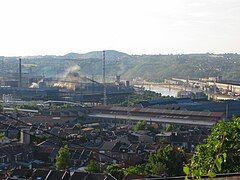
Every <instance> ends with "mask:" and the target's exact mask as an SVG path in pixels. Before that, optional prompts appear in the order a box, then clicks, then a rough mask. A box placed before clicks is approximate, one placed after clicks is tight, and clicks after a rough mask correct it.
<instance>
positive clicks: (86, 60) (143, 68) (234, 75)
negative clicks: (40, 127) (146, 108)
mask: <svg viewBox="0 0 240 180" xmlns="http://www.w3.org/2000/svg"><path fill="white" fill-rule="evenodd" d="M101 56H102V52H101V51H94V52H89V53H86V54H77V53H69V54H67V55H65V56H37V57H27V58H24V57H23V64H35V65H37V66H36V67H35V68H33V70H32V71H33V72H34V74H45V75H46V76H55V75H57V74H61V73H63V71H64V69H66V68H67V67H69V66H73V65H79V66H80V69H81V70H80V73H81V74H82V75H87V76H92V75H94V76H101V74H102V61H101ZM0 59H2V61H3V63H2V64H3V66H1V68H0V70H1V71H2V70H3V69H5V70H4V71H5V72H6V71H7V72H9V71H11V72H17V67H18V62H17V58H16V57H11V58H10V57H4V58H3V57H2V58H0ZM239 69H240V55H238V54H217V55H216V54H209V53H208V54H186V55H128V54H126V53H122V52H118V51H113V50H111V51H106V73H107V76H115V75H122V76H123V77H124V78H126V79H132V78H136V77H141V78H143V79H146V80H150V81H157V82H160V81H163V80H164V79H165V78H170V77H188V76H189V77H190V78H199V77H207V76H223V78H224V79H229V80H237V81H239V80H240V71H239ZM25 71H27V68H25Z"/></svg>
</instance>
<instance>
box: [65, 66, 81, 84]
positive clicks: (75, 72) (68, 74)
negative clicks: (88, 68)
mask: <svg viewBox="0 0 240 180" xmlns="http://www.w3.org/2000/svg"><path fill="white" fill-rule="evenodd" d="M79 71H80V66H78V65H74V66H71V67H69V68H67V69H66V70H65V72H64V73H63V78H67V79H68V80H70V79H71V78H75V77H79Z"/></svg>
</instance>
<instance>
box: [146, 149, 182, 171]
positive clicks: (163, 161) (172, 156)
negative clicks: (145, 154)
mask: <svg viewBox="0 0 240 180" xmlns="http://www.w3.org/2000/svg"><path fill="white" fill-rule="evenodd" d="M185 161H186V160H185V153H184V151H183V150H182V149H179V148H174V147H173V146H171V145H167V146H166V147H163V148H161V149H158V150H157V152H156V153H151V154H150V155H149V158H148V162H147V164H146V166H145V171H146V174H150V175H163V174H164V175H168V176H175V175H182V174H183V171H182V168H183V164H184V163H185Z"/></svg>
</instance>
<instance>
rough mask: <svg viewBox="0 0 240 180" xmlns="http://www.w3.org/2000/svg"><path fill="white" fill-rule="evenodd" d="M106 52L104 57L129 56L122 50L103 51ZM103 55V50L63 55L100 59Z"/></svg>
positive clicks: (75, 57)
mask: <svg viewBox="0 0 240 180" xmlns="http://www.w3.org/2000/svg"><path fill="white" fill-rule="evenodd" d="M105 54H106V59H107V58H108V59H121V58H125V57H126V58H130V57H131V56H130V55H128V54H126V53H123V52H119V51H116V50H106V51H105ZM102 56H103V52H102V51H91V52H88V53H85V54H78V53H73V52H71V53H68V54H66V55H64V56H63V57H65V58H69V59H102Z"/></svg>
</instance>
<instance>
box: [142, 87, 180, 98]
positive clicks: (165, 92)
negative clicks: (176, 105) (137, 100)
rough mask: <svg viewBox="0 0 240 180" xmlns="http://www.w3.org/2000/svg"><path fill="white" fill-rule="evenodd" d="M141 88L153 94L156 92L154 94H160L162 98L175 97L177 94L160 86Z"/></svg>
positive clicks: (174, 90) (176, 91)
mask: <svg viewBox="0 0 240 180" xmlns="http://www.w3.org/2000/svg"><path fill="white" fill-rule="evenodd" d="M143 87H144V88H145V90H149V91H153V92H156V93H161V94H162V96H173V97H177V93H178V91H179V90H176V89H169V88H165V87H161V86H151V85H150V86H149V85H144V86H143Z"/></svg>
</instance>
